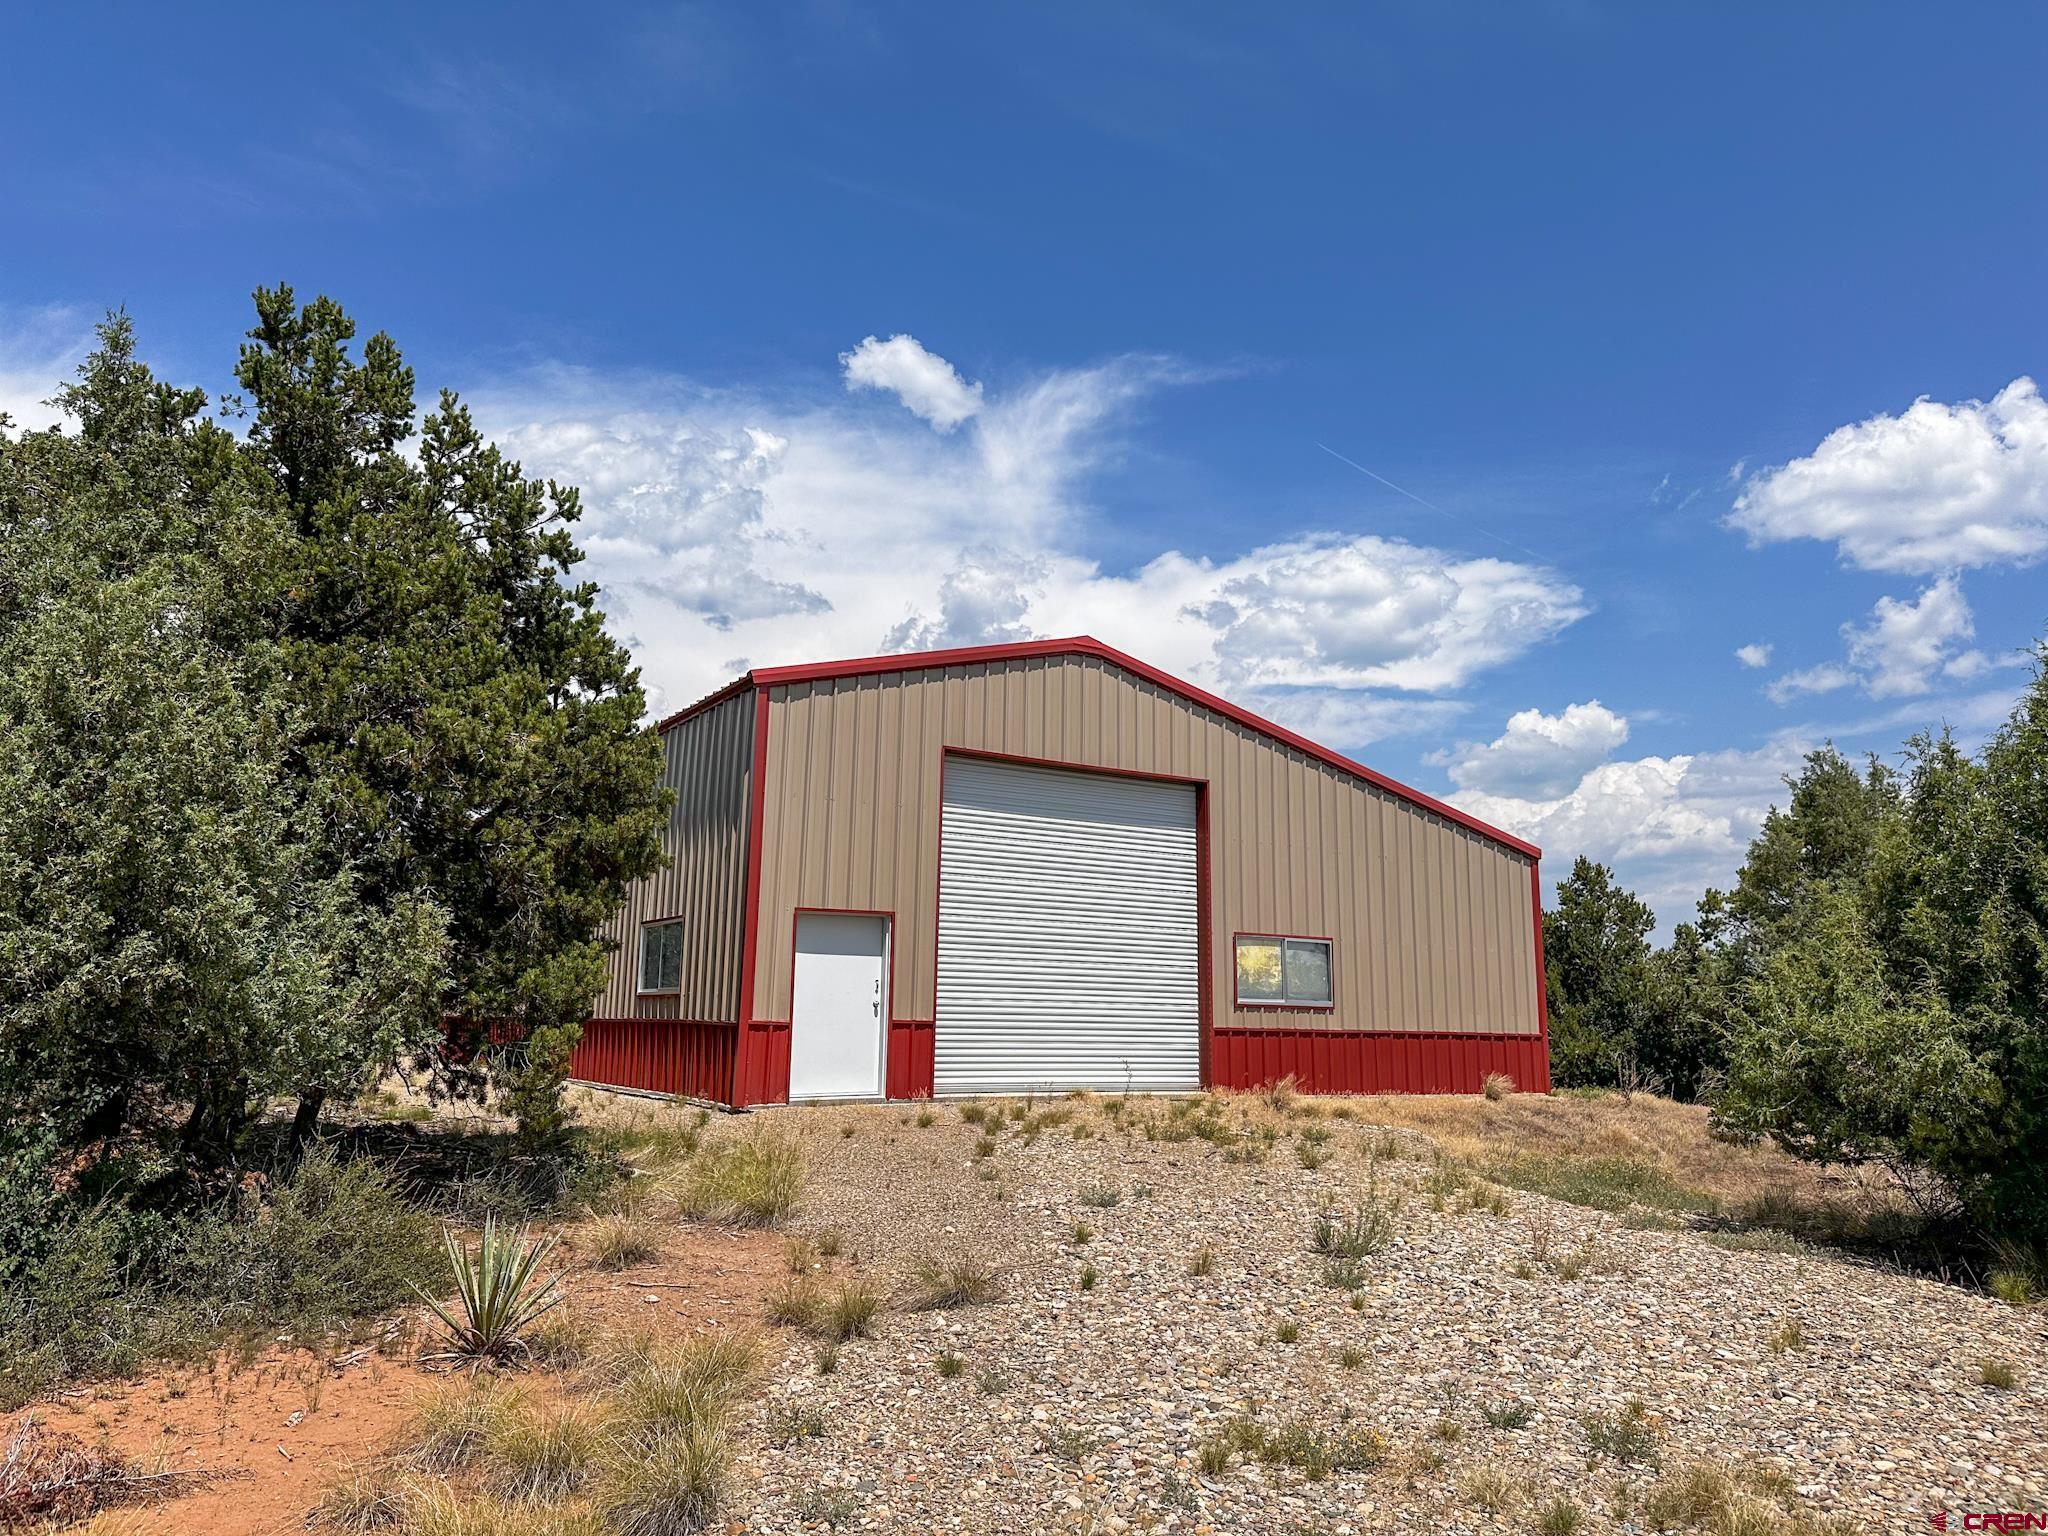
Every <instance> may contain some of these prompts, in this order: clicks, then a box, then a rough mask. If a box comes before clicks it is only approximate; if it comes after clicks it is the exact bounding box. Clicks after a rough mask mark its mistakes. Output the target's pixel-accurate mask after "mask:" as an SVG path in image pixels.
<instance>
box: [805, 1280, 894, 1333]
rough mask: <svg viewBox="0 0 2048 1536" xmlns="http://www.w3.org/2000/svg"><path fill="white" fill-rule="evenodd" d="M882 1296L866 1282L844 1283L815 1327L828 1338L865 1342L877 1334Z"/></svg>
mask: <svg viewBox="0 0 2048 1536" xmlns="http://www.w3.org/2000/svg"><path fill="white" fill-rule="evenodd" d="M881 1311H882V1293H881V1292H880V1291H878V1290H876V1289H875V1287H874V1286H872V1285H870V1284H868V1282H867V1281H865V1280H842V1281H840V1283H839V1288H838V1289H837V1290H835V1291H834V1292H833V1293H832V1294H831V1296H830V1297H828V1298H827V1299H826V1301H825V1304H824V1306H823V1307H822V1308H821V1309H820V1313H819V1320H818V1323H817V1324H816V1327H817V1329H818V1330H820V1331H822V1332H823V1334H824V1336H825V1337H826V1338H828V1339H836V1340H842V1341H843V1340H846V1339H864V1338H866V1337H867V1336H868V1335H869V1334H871V1333H873V1332H874V1331H875V1319H876V1318H877V1317H878V1316H880V1315H881Z"/></svg>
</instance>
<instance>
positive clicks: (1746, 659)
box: [1735, 641, 1771, 667]
mask: <svg viewBox="0 0 2048 1536" xmlns="http://www.w3.org/2000/svg"><path fill="white" fill-rule="evenodd" d="M1735 659H1736V660H1737V661H1739V662H1741V663H1742V664H1743V665H1744V666H1745V667H1768V666H1769V665H1770V664H1771V648H1770V647H1769V646H1768V645H1764V644H1761V643H1759V642H1756V641H1752V642H1750V643H1749V644H1748V645H1738V646H1737V647H1736V648H1735Z"/></svg>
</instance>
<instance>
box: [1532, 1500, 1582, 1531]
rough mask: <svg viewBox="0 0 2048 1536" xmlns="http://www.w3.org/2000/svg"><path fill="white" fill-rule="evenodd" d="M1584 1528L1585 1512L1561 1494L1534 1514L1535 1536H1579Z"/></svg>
mask: <svg viewBox="0 0 2048 1536" xmlns="http://www.w3.org/2000/svg"><path fill="white" fill-rule="evenodd" d="M1585 1526H1586V1512H1585V1511H1584V1510H1583V1509H1581V1508H1579V1506H1578V1505H1576V1504H1574V1503H1573V1502H1572V1501H1571V1500H1570V1499H1568V1498H1566V1497H1565V1496H1564V1495H1563V1494H1559V1495H1558V1496H1557V1497H1556V1498H1554V1499H1552V1500H1550V1501H1549V1502H1548V1503H1547V1504H1545V1505H1544V1506H1543V1507H1542V1508H1541V1509H1540V1510H1538V1511H1537V1512H1536V1536H1579V1532H1580V1531H1582V1530H1584V1529H1585Z"/></svg>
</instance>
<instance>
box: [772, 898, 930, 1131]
mask: <svg viewBox="0 0 2048 1536" xmlns="http://www.w3.org/2000/svg"><path fill="white" fill-rule="evenodd" d="M806 913H818V914H823V915H825V916H828V917H879V918H880V919H881V920H882V921H883V922H884V923H886V924H888V927H886V928H884V929H883V930H882V985H883V986H884V987H885V988H886V989H887V990H888V994H889V995H888V996H887V997H886V998H885V999H884V1000H883V1001H884V1002H886V1003H887V1004H888V1006H887V1008H886V1009H884V1011H883V1014H882V1019H881V1021H880V1022H881V1027H882V1097H883V1098H885V1099H896V1098H908V1097H910V1095H908V1094H899V1093H897V1092H896V1091H895V1090H894V1089H893V1088H891V1087H890V1086H889V1084H890V1082H891V1081H892V1080H893V1079H894V1077H895V1075H896V1064H895V1061H894V1059H893V1057H894V1053H895V1050H896V1017H895V1013H896V914H895V913H894V912H889V911H884V910H883V909H882V908H880V907H792V908H790V912H789V1017H790V1025H791V1026H793V1025H794V1024H795V1022H796V936H797V934H796V931H797V925H798V924H799V923H801V922H802V921H803V919H804V914H806ZM793 1035H794V1030H793V1029H792V1039H791V1041H790V1048H791V1049H794V1048H795V1043H796V1042H795V1040H794V1038H793ZM926 1096H927V1097H929V1096H930V1090H929V1089H927V1090H926ZM788 1099H789V1073H788V1070H787V1067H786V1065H785V1070H784V1072H783V1077H782V1101H783V1102H787V1101H788Z"/></svg>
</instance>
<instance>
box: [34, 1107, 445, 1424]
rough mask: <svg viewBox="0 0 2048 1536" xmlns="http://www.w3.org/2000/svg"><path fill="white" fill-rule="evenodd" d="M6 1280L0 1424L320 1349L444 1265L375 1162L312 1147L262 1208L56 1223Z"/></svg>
mask: <svg viewBox="0 0 2048 1536" xmlns="http://www.w3.org/2000/svg"><path fill="white" fill-rule="evenodd" d="M6 1257H7V1258H8V1259H11V1260H13V1264H12V1265H11V1267H10V1272H9V1273H7V1274H6V1275H5V1277H4V1280H0V1411H5V1410H8V1409H12V1408H14V1407H18V1406H20V1405H21V1404H22V1403H25V1402H27V1401H29V1400H31V1399H33V1398H35V1397H37V1396H39V1395H41V1394H42V1393H44V1392H47V1391H49V1390H51V1389H52V1388H54V1387H57V1386H61V1385H62V1384H63V1383H65V1382H67V1381H71V1380H75V1379H78V1378H81V1377H86V1378H90V1377H97V1376H109V1375H126V1374H131V1373H133V1372H134V1371H136V1370H138V1369H140V1368H141V1366H142V1365H143V1364H144V1363H145V1362H147V1361H149V1360H151V1359H162V1358H168V1359H186V1358H195V1357H197V1356H200V1355H203V1354H206V1353H208V1352H210V1351H211V1350H212V1349H213V1348H214V1347H215V1345H216V1344H217V1343H219V1341H220V1340H222V1339H223V1338H231V1337H234V1336H237V1335H255V1334H258V1333H261V1334H266V1335H267V1334H271V1333H276V1332H285V1333H289V1334H292V1335H294V1336H295V1337H317V1336H320V1335H322V1334H325V1333H327V1332H329V1331H331V1330H333V1329H335V1328H338V1327H340V1326H342V1325H344V1324H345V1323H347V1322H348V1321H350V1320H352V1319H355V1318H359V1317H366V1316H374V1315H376V1314H377V1313H380V1312H384V1311H388V1310H390V1309H391V1308H393V1307H396V1306H399V1305H401V1304H403V1303H404V1302H406V1301H407V1300H409V1299H410V1298H411V1296H412V1294H413V1291H412V1288H413V1285H414V1284H415V1283H416V1282H420V1281H425V1280H430V1279H432V1278H433V1277H434V1275H435V1274H436V1272H437V1270H438V1268H439V1265H440V1258H441V1251H440V1245H439V1243H438V1242H437V1241H436V1240H435V1232H434V1223H433V1222H432V1220H431V1219H430V1218H429V1217H428V1216H427V1215H426V1214H425V1213H424V1212H422V1211H421V1210H420V1209H419V1208H418V1207H417V1206H416V1205H414V1204H413V1203H412V1201H410V1200H409V1199H408V1198H406V1195H405V1193H404V1191H402V1190H401V1189H400V1188H399V1186H398V1185H397V1184H396V1182H395V1181H394V1180H393V1179H392V1178H391V1177H390V1175H388V1174H387V1173H386V1172H385V1171H384V1170H383V1169H382V1168H380V1167H379V1166H378V1165H377V1164H375V1163H373V1162H370V1161H368V1160H357V1161H353V1162H350V1161H344V1160H342V1159H341V1158H339V1157H337V1156H336V1155H335V1154H334V1153H333V1152H332V1151H331V1150H329V1149H327V1148H325V1147H315V1148H313V1149H312V1150H310V1151H309V1152H307V1154H306V1155H305V1157H304V1158H303V1159H302V1160H301V1161H300V1162H299V1164H298V1166H297V1168H296V1169H295V1170H294V1171H293V1172H292V1174H291V1175H290V1177H289V1178H287V1179H285V1180H283V1181H281V1182H279V1183H277V1184H274V1185H272V1186H271V1187H270V1189H269V1191H268V1193H267V1197H259V1196H258V1195H256V1194H254V1193H245V1194H241V1195H237V1196H234V1197H231V1198H228V1199H225V1200H222V1201H219V1202H217V1203H214V1204H211V1205H207V1206H204V1207H201V1208H199V1209H197V1210H194V1211H190V1212H186V1213H182V1214H166V1213H165V1212H162V1211H156V1210H137V1209H130V1208H127V1207H124V1206H121V1205H118V1204H113V1203H107V1204H102V1205H98V1206H94V1207H91V1208H86V1209H74V1210H68V1211H65V1210H59V1211H57V1212H56V1213H55V1215H54V1219H53V1220H52V1221H51V1222H50V1224H49V1225H48V1226H47V1227H46V1228H44V1229H43V1230H42V1231H41V1232H40V1233H39V1234H38V1241H37V1244H36V1247H35V1248H34V1250H33V1251H28V1252H22V1253H15V1254H9V1255H7V1256H6Z"/></svg>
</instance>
